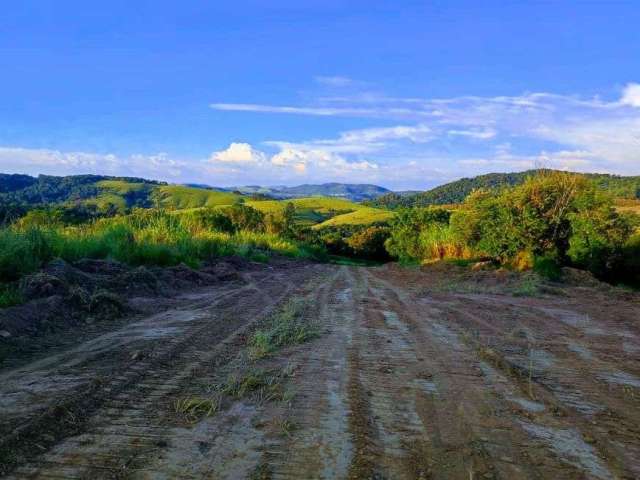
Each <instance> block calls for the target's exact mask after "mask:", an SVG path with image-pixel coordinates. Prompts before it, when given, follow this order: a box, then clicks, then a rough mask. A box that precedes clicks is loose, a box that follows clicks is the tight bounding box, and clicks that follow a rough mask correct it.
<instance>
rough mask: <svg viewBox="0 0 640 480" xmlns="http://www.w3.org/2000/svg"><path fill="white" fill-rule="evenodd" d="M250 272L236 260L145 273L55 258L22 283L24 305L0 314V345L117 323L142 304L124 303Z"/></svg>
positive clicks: (165, 295) (108, 263) (104, 263)
mask: <svg viewBox="0 0 640 480" xmlns="http://www.w3.org/2000/svg"><path fill="white" fill-rule="evenodd" d="M251 268H253V267H252V264H251V262H248V261H246V260H245V259H242V258H239V257H229V258H226V259H223V260H220V261H217V262H215V263H212V264H208V265H206V266H205V267H204V268H203V269H201V270H194V269H192V268H190V267H188V266H187V265H184V264H181V265H177V266H174V267H168V268H160V267H153V268H147V267H144V266H140V267H130V266H127V265H125V264H123V263H120V262H117V261H114V260H93V259H83V260H79V261H78V262H74V263H73V264H71V263H68V262H65V261H64V260H60V259H56V260H53V261H52V262H50V263H49V264H47V265H46V266H45V267H44V268H43V269H42V271H40V272H37V273H34V274H32V275H28V276H26V277H24V278H23V279H22V280H21V282H20V285H19V288H20V293H21V294H22V296H23V298H24V299H25V303H24V304H22V305H18V306H14V307H10V308H5V309H0V332H2V336H0V342H7V341H12V339H15V338H17V337H22V336H34V335H42V334H46V333H49V332H53V331H56V330H62V329H67V328H70V327H76V326H77V325H79V324H83V323H93V322H95V321H104V320H110V319H116V318H119V317H122V316H123V315H125V314H127V313H131V312H135V311H136V310H137V308H136V307H135V306H136V305H140V304H141V303H140V302H139V301H137V302H136V301H132V302H131V303H130V302H129V300H133V299H137V300H140V298H141V297H142V298H151V299H158V298H168V297H171V296H173V295H175V294H177V293H179V292H182V291H185V290H188V289H190V288H195V287H202V286H206V285H215V284H216V283H219V282H228V281H239V280H242V277H241V275H240V271H241V270H248V269H251ZM143 303H144V302H143ZM151 303H154V302H151Z"/></svg>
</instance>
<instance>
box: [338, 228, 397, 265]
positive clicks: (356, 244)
mask: <svg viewBox="0 0 640 480" xmlns="http://www.w3.org/2000/svg"><path fill="white" fill-rule="evenodd" d="M387 238H389V229H388V228H386V227H367V228H365V229H363V230H360V231H358V232H356V233H354V234H353V235H351V236H350V237H349V238H348V239H347V240H346V244H347V245H348V246H349V247H350V248H351V250H352V252H353V254H354V255H355V256H356V257H362V258H368V259H371V260H385V259H387V258H389V254H388V253H387V250H386V248H385V246H384V244H385V241H386V240H387Z"/></svg>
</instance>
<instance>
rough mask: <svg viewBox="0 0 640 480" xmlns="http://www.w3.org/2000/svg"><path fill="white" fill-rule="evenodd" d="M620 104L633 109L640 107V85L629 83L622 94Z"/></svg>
mask: <svg viewBox="0 0 640 480" xmlns="http://www.w3.org/2000/svg"><path fill="white" fill-rule="evenodd" d="M620 103H622V104H623V105H629V106H631V107H640V84H639V83H628V84H627V86H626V87H625V88H624V90H623V92H622V98H621V99H620Z"/></svg>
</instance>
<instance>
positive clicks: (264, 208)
mask: <svg viewBox="0 0 640 480" xmlns="http://www.w3.org/2000/svg"><path fill="white" fill-rule="evenodd" d="M287 203H292V204H293V205H294V206H295V207H296V223H298V224H299V225H304V226H313V228H316V229H319V228H323V227H332V226H342V225H369V224H372V223H376V222H386V221H388V220H390V219H391V218H392V217H393V215H394V213H393V212H391V211H388V210H383V209H380V208H373V207H367V206H365V205H362V204H360V203H355V202H352V201H350V200H345V199H343V198H333V197H305V198H294V199H290V200H262V201H253V200H252V201H249V202H245V205H247V206H249V207H252V208H255V209H256V210H260V211H261V212H263V213H265V214H269V213H271V214H277V213H281V212H282V211H283V210H284V208H285V207H286V205H287Z"/></svg>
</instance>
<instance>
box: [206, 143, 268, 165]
mask: <svg viewBox="0 0 640 480" xmlns="http://www.w3.org/2000/svg"><path fill="white" fill-rule="evenodd" d="M265 160H266V155H265V154H264V153H263V152H260V151H259V150H256V149H255V148H253V147H252V146H251V145H249V144H248V143H231V144H230V145H229V146H228V147H227V148H226V149H225V150H220V151H219V152H214V153H213V154H211V161H214V162H222V163H237V164H258V163H263V162H264V161H265Z"/></svg>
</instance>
